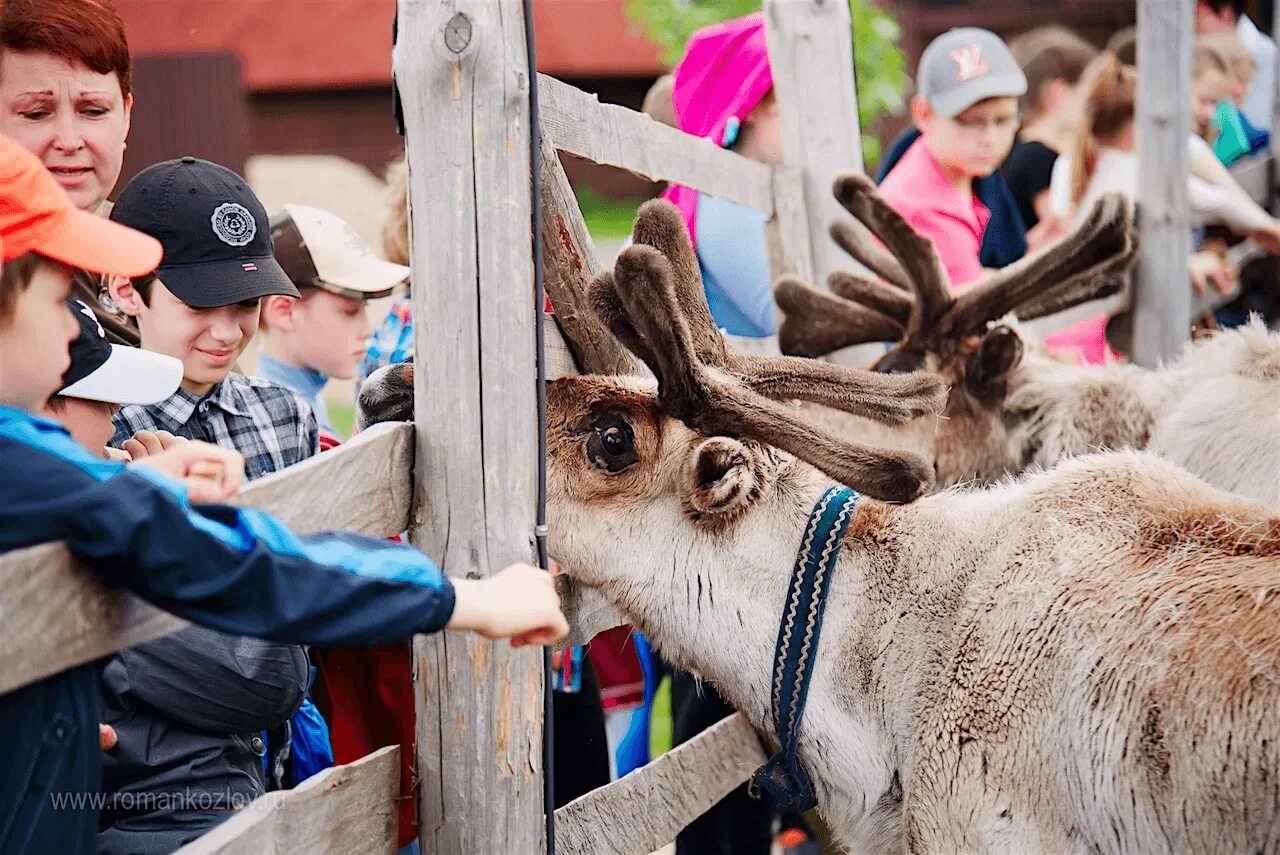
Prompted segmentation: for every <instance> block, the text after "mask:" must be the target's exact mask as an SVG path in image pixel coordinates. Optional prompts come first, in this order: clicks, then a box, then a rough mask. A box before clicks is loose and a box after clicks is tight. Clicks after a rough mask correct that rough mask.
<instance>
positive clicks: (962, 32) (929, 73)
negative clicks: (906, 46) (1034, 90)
mask: <svg viewBox="0 0 1280 855" xmlns="http://www.w3.org/2000/svg"><path fill="white" fill-rule="evenodd" d="M916 89H917V91H918V92H919V93H920V94H921V95H923V96H924V98H925V99H926V100H927V101H928V102H929V104H930V106H932V107H933V109H934V110H935V111H936V112H938V113H939V114H941V115H943V116H945V117H947V118H948V119H950V118H953V117H954V116H957V115H959V114H960V113H962V112H964V111H965V110H967V109H969V108H970V107H972V106H973V105H974V104H977V103H978V102H979V101H983V100H986V99H987V98H999V97H1004V96H1014V97H1017V96H1021V95H1025V94H1026V92H1027V76H1026V75H1025V74H1023V73H1022V69H1021V68H1019V67H1018V63H1017V62H1016V61H1015V60H1014V58H1013V54H1011V53H1010V52H1009V46H1008V45H1006V44H1005V43H1004V40H1003V39H1001V38H1000V37H999V36H997V35H996V34H995V33H993V32H991V31H990V30H984V29H981V28H979V27H959V28H957V29H954V30H948V31H947V32H945V33H943V34H942V35H940V36H938V37H937V38H936V39H934V40H933V41H932V42H930V43H929V46H928V47H927V48H925V49H924V53H923V54H922V55H921V57H920V67H919V69H918V70H917V71H916Z"/></svg>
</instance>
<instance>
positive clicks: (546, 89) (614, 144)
mask: <svg viewBox="0 0 1280 855" xmlns="http://www.w3.org/2000/svg"><path fill="white" fill-rule="evenodd" d="M538 100H539V110H540V111H541V114H542V128H543V132H544V133H546V134H548V135H549V136H550V137H551V141H552V143H553V144H554V145H555V147H556V148H557V149H559V150H560V151H566V152H569V153H570V154H575V155H577V156H578V157H582V158H585V159H587V160H590V161H593V162H594V163H600V164H604V165H606V166H616V167H618V168H620V169H625V170H627V171H628V172H633V173H635V174H636V175H640V176H643V177H645V178H648V179H649V180H650V181H670V182H673V183H675V184H684V185H686V186H688V187H693V188H696V189H698V190H701V191H702V192H704V193H709V194H710V195H712V196H716V197H718V198H721V199H728V200H730V201H732V202H739V203H741V204H743V205H748V206H750V207H752V208H755V209H756V210H758V211H763V212H764V213H766V214H772V213H773V187H772V180H773V179H772V176H771V170H770V168H769V167H768V166H767V165H766V164H763V163H760V162H758V161H755V160H750V159H748V158H745V157H743V156H742V155H740V154H736V153H734V152H732V151H728V150H726V149H723V148H720V147H719V146H717V145H715V144H714V143H712V142H711V141H710V140H705V139H702V138H700V137H695V136H691V135H690V134H686V133H684V132H683V131H680V130H677V129H675V128H671V127H668V126H666V125H664V124H662V123H660V122H655V121H654V120H653V119H651V118H649V117H648V116H646V115H645V114H643V113H637V112H636V111H635V110H630V109H627V108H626V107H621V106H618V105H616V104H601V103H600V100H599V99H598V98H596V96H594V95H591V94H589V93H586V92H583V91H582V90H581V89H578V88H577V87H575V86H570V85H569V84H567V83H562V82H561V81H559V80H556V79H555V78H554V77H547V76H546V75H545V74H539V75H538Z"/></svg>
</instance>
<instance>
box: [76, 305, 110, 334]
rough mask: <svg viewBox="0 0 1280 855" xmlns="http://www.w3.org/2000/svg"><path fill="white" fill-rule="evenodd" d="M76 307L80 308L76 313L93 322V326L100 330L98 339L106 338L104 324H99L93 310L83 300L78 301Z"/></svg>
mask: <svg viewBox="0 0 1280 855" xmlns="http://www.w3.org/2000/svg"><path fill="white" fill-rule="evenodd" d="M76 305H77V306H79V307H80V308H79V309H77V310H76V311H78V312H79V313H80V314H82V315H84V316H85V317H86V318H88V319H89V320H91V321H93V325H94V326H95V327H97V328H98V338H106V337H107V331H106V330H104V329H103V328H102V324H100V323H98V316H97V315H95V314H94V313H93V309H90V308H89V307H88V306H86V305H85V303H84V301H83V300H76Z"/></svg>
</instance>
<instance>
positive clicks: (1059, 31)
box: [1009, 24, 1098, 120]
mask: <svg viewBox="0 0 1280 855" xmlns="http://www.w3.org/2000/svg"><path fill="white" fill-rule="evenodd" d="M1009 52H1010V53H1012V54H1013V58H1014V60H1015V61H1016V62H1017V63H1018V65H1019V66H1020V67H1021V68H1022V73H1023V74H1025V75H1026V76H1027V94H1026V95H1023V96H1022V104H1021V109H1022V115H1023V117H1024V118H1025V119H1028V120H1031V119H1037V118H1039V117H1040V116H1041V114H1042V113H1043V110H1044V105H1043V104H1042V103H1041V99H1042V98H1043V95H1044V87H1045V85H1046V84H1048V83H1052V82H1053V81H1055V80H1065V81H1066V82H1067V83H1068V84H1069V85H1071V86H1074V85H1076V84H1077V83H1078V82H1080V77H1081V75H1083V74H1084V70H1085V69H1086V68H1087V67H1088V66H1089V63H1090V62H1092V61H1093V60H1094V58H1096V57H1097V55H1098V49H1097V48H1095V47H1094V46H1093V45H1091V44H1089V43H1088V42H1086V41H1085V40H1084V39H1082V38H1080V36H1078V35H1076V34H1075V33H1074V32H1072V31H1071V30H1068V29H1067V28H1066V27H1063V26H1059V25H1057V24H1050V25H1049V26H1045V27H1036V28H1035V29H1034V30H1028V31H1027V32H1025V33H1023V34H1022V35H1020V36H1018V37H1017V38H1015V39H1014V40H1013V41H1011V42H1009Z"/></svg>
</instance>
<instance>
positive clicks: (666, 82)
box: [640, 74, 676, 128]
mask: <svg viewBox="0 0 1280 855" xmlns="http://www.w3.org/2000/svg"><path fill="white" fill-rule="evenodd" d="M675 86H676V82H675V78H674V77H673V76H672V75H670V74H664V75H662V76H661V77H659V78H658V79H657V80H655V81H654V82H653V85H652V86H650V87H649V91H648V92H646V93H645V95H644V104H643V105H642V106H641V107H640V111H641V112H643V113H644V114H645V115H647V116H649V118H651V119H653V120H654V121H656V122H661V123H662V124H664V125H670V126H671V127H673V128H674V127H676V108H675V105H674V104H673V103H672V102H671V93H672V91H673V90H674V89H675Z"/></svg>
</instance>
